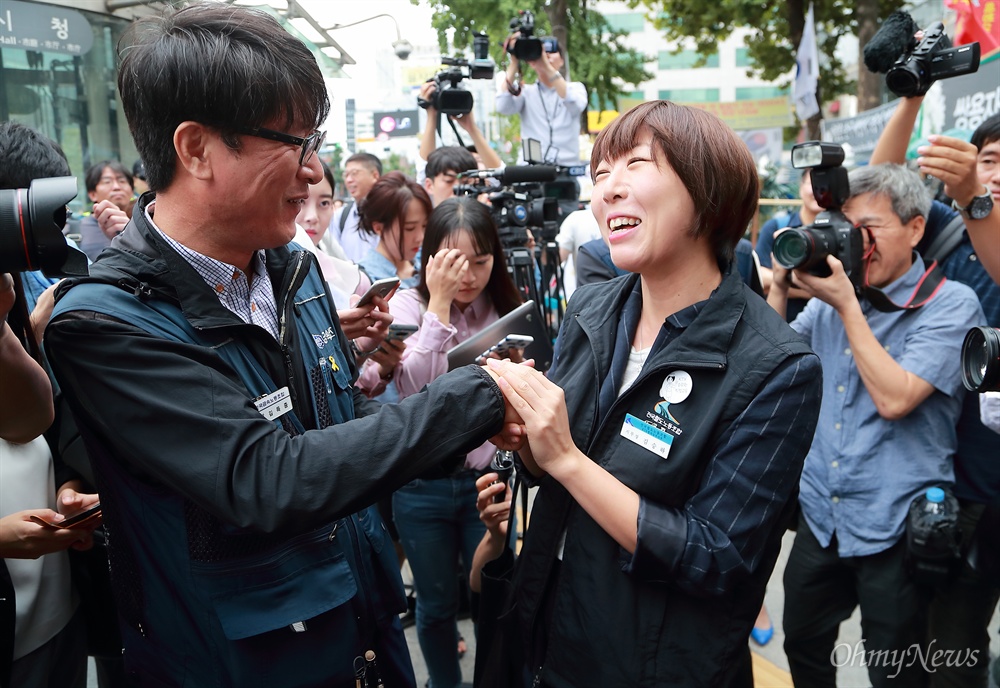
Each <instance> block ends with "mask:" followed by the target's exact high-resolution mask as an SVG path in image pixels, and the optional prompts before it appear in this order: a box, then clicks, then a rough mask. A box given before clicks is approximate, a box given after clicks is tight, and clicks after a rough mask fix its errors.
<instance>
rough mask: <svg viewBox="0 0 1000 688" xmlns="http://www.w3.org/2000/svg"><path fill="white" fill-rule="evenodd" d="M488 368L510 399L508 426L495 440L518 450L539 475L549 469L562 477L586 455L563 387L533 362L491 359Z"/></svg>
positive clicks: (507, 413) (552, 474)
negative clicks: (572, 427) (579, 445)
mask: <svg viewBox="0 0 1000 688" xmlns="http://www.w3.org/2000/svg"><path fill="white" fill-rule="evenodd" d="M485 369H486V370H487V371H488V372H489V373H490V375H491V376H493V378H494V380H496V382H497V385H499V387H500V390H501V391H502V392H503V395H504V399H505V400H506V402H507V408H506V415H505V417H504V429H503V431H502V432H501V433H500V434H498V435H496V436H495V437H493V438H492V439H491V440H490V441H491V442H492V443H493V444H495V445H496V446H497V447H499V448H500V449H506V450H510V451H517V452H518V453H519V454H520V456H521V462H522V463H523V464H524V467H525V468H527V469H528V471H529V472H530V473H531V474H532V475H534V476H535V477H540V476H542V475H544V474H546V473H547V474H549V475H551V476H552V477H554V478H555V479H556V480H559V479H560V477H561V476H562V475H565V474H566V473H567V472H569V471H572V470H573V468H574V467H575V466H576V465H578V462H579V461H580V460H582V459H585V457H584V455H583V453H582V452H581V451H580V450H579V449H577V447H576V444H575V443H574V442H573V436H572V434H571V433H570V426H569V414H568V412H567V410H566V399H565V396H564V395H563V390H562V388H560V387H559V386H558V385H556V384H555V383H553V382H551V381H549V380H548V379H547V378H546V377H545V376H544V375H543V374H542V373H540V372H538V371H537V370H535V369H534V368H532V367H530V366H529V365H520V364H517V363H513V362H511V361H508V360H496V359H489V360H487V361H486V366H485Z"/></svg>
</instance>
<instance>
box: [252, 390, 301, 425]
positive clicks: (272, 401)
mask: <svg viewBox="0 0 1000 688" xmlns="http://www.w3.org/2000/svg"><path fill="white" fill-rule="evenodd" d="M253 405H254V406H256V407H257V410H258V411H260V415H262V416H264V417H265V418H267V419H268V420H274V419H275V418H280V417H281V416H283V415H285V414H286V413H288V412H289V411H291V410H292V395H291V393H290V392H289V391H288V388H287V387H282V388H281V389H279V390H278V391H277V392H271V393H270V394H265V395H264V396H262V397H259V398H257V399H254V402H253Z"/></svg>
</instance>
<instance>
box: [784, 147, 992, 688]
mask: <svg viewBox="0 0 1000 688" xmlns="http://www.w3.org/2000/svg"><path fill="white" fill-rule="evenodd" d="M802 145H803V146H804V147H805V146H815V144H802ZM830 146H831V144H823V147H824V155H823V159H822V162H820V161H819V160H818V159H813V160H811V161H808V164H800V165H798V166H800V167H805V166H810V167H812V168H813V169H812V184H813V190H814V193H815V194H816V198H817V200H818V201H819V202H820V205H821V206H823V207H824V208H826V209H827V212H823V213H820V215H819V216H818V217H817V219H816V223H815V224H814V225H812V226H810V227H805V228H800V229H795V230H786V232H785V233H782V234H780V235H779V236H778V238H777V240H776V241H775V245H774V260H773V265H774V268H773V269H774V281H773V282H772V284H771V289H770V292H769V294H768V303H770V304H771V305H772V306H774V307H775V309H776V310H777V311H778V312H779V313H781V314H782V315H784V313H785V301H786V298H787V295H788V290H789V287H790V286H792V285H794V286H796V287H799V288H801V289H803V290H805V291H806V293H808V294H809V295H810V296H812V297H813V298H812V299H811V300H810V301H809V303H808V304H807V305H806V307H805V309H804V310H803V311H802V313H801V314H799V316H798V317H797V318H796V319H795V320H794V321H793V322H792V323H791V326H792V328H793V329H794V330H796V331H797V332H799V333H800V334H801V335H802V336H803V337H805V339H806V340H807V341H808V342H810V343H811V345H812V347H813V349H814V350H815V351H816V352H817V353H818V354H819V356H820V358H821V359H822V360H823V401H822V404H821V406H820V418H819V424H818V426H817V430H816V435H815V438H814V439H813V444H812V448H811V449H810V451H809V455H808V456H807V457H806V462H805V467H804V469H803V472H802V478H801V481H800V491H799V503H800V505H801V516H800V518H799V524H798V530H797V533H796V536H795V542H794V545H793V547H792V551H791V554H790V555H789V559H788V563H787V564H786V566H785V573H784V587H785V607H784V629H785V653H786V655H787V656H788V662H789V667H790V670H791V673H792V679H793V680H794V682H795V684H796V685H800V686H810V687H812V686H817V687H820V686H831V687H832V686H834V685H835V682H836V671H837V668H836V666H835V665H834V664H833V663H832V662H831V651H832V650H834V643H835V641H836V637H837V631H838V627H839V625H840V623H841V622H842V621H844V620H846V619H847V618H848V617H849V616H850V615H851V613H852V612H853V610H854V608H855V607H856V606H858V605H859V604H860V607H861V618H862V625H863V626H864V627H865V633H866V638H865V650H866V653H871V652H875V653H892V652H896V653H897V655H896V656H902V654H901V653H906V652H910V653H911V655H912V653H913V651H914V650H913V646H914V645H915V644H918V643H923V641H924V637H923V634H922V632H921V629H922V625H921V621H922V620H923V613H924V612H925V611H926V597H925V594H924V592H923V590H922V589H921V588H919V587H918V585H917V584H916V582H915V581H914V580H913V579H912V578H911V576H910V575H909V574H908V571H907V569H906V565H905V559H906V550H907V545H906V541H905V538H904V530H905V525H906V519H907V513H908V510H909V507H910V504H911V502H912V501H913V500H914V499H915V498H917V497H918V496H920V495H923V494H924V493H925V491H926V490H927V489H928V488H930V487H934V486H943V485H947V484H950V483H951V482H952V479H953V472H952V457H953V456H954V453H955V448H956V440H955V423H956V421H957V420H958V416H959V412H960V409H961V404H962V397H963V395H964V393H965V391H964V389H963V388H962V381H961V375H960V366H959V351H960V348H961V344H962V340H963V338H964V336H965V333H966V331H967V330H968V329H969V327H971V326H972V325H975V324H977V323H979V322H982V319H983V314H982V309H981V308H980V307H979V302H978V299H977V298H976V296H975V294H974V293H973V292H972V290H971V289H969V288H968V287H966V286H965V285H961V284H957V283H955V282H952V281H944V280H943V278H942V276H941V275H940V274H939V273H937V272H936V271H925V265H924V261H923V259H922V258H921V257H920V255H919V254H917V253H916V252H915V251H914V249H915V247H916V246H917V244H918V243H919V241H920V239H921V237H922V236H923V233H924V226H925V222H926V217H927V213H928V210H929V208H930V198H929V197H928V195H927V192H926V190H925V189H924V186H923V184H922V182H921V181H920V178H919V177H918V176H917V174H916V173H914V172H911V171H908V170H906V169H905V168H903V167H900V166H898V165H876V166H873V167H866V168H863V169H859V170H855V171H854V172H852V173H851V175H850V185H849V186H850V188H849V190H848V188H844V187H846V184H843V183H841V181H842V182H846V181H847V175H846V173H844V172H843V168H841V167H840V163H841V162H842V161H843V151H842V149H841V150H839V156H837V157H836V158H834V159H833V160H829V161H828V160H827V155H826V153H827V152H828V149H827V148H826V147H830ZM817 148H818V147H817ZM834 148H837V149H839V147H836V146H834ZM797 152H798V151H797V150H795V149H793V152H792V158H793V164H795V161H796V159H797ZM802 157H803V158H807V157H808V156H806V155H803V156H802ZM837 173H839V175H842V176H839V175H838V174H837ZM841 204H842V206H843V213H841V212H840V205H841ZM831 236H832V237H833V238H832V239H827V238H825V237H831ZM802 237H806V238H810V239H813V240H816V241H817V243H816V244H815V245H816V246H819V247H820V248H818V249H816V250H814V251H812V252H809V251H805V252H802V253H799V252H798V251H796V250H795V248H796V245H797V244H796V242H798V241H799V240H800V238H802ZM798 246H804V244H798ZM789 258H796V259H798V260H792V261H790V260H789ZM796 263H798V264H799V265H800V266H801V267H798V268H797V269H795V270H794V271H790V270H789V269H788V266H789V265H790V264H796ZM824 274H825V275H826V276H822V275H824ZM924 284H927V285H929V289H931V287H930V285H936V287H937V288H936V289H931V293H930V295H929V296H928V295H927V294H926V293H925V292H919V291H918V288H920V287H922V286H923V285H924ZM918 294H919V296H918ZM908 298H909V299H910V301H909V302H908V303H906V305H905V306H897V305H896V303H897V302H900V301H906V300H907V299H908ZM918 299H922V301H920V302H918ZM914 304H916V305H914ZM920 647H921V649H924V647H925V646H924V645H922V644H921V646H920ZM876 656H886V655H884V654H883V655H876ZM922 671H923V669H922V667H921V664H920V662H912V663H908V664H907V665H906V666H900V665H898V664H893V663H891V662H889V661H872V662H869V663H868V673H869V678H870V679H871V681H872V684H873V685H874V686H875V687H876V688H880V687H881V686H886V685H900V686H911V685H921V684H922V683H923V676H922Z"/></svg>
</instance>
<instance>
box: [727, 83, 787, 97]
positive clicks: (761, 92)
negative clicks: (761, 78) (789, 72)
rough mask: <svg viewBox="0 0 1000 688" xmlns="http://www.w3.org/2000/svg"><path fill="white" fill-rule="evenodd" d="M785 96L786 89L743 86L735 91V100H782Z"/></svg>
mask: <svg viewBox="0 0 1000 688" xmlns="http://www.w3.org/2000/svg"><path fill="white" fill-rule="evenodd" d="M787 96H788V88H787V87H785V88H779V87H778V86H743V87H740V88H737V89H736V100H764V99H766V98H784V97H787Z"/></svg>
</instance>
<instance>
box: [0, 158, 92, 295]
mask: <svg viewBox="0 0 1000 688" xmlns="http://www.w3.org/2000/svg"><path fill="white" fill-rule="evenodd" d="M75 196H76V177H51V178H48V179H36V180H34V181H33V182H31V186H30V187H29V188H27V189H2V190H0V273H2V272H25V271H29V270H41V271H42V272H43V273H44V274H45V275H46V276H48V277H72V276H75V275H86V274H88V272H89V270H88V268H87V256H86V255H84V254H83V253H82V252H81V251H79V250H78V249H75V248H72V247H71V246H69V245H68V244H67V243H66V238H65V237H64V236H63V234H62V228H63V227H64V226H65V224H66V216H67V208H66V204H67V203H69V202H70V201H71V200H72V199H73V198H74V197H75Z"/></svg>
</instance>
